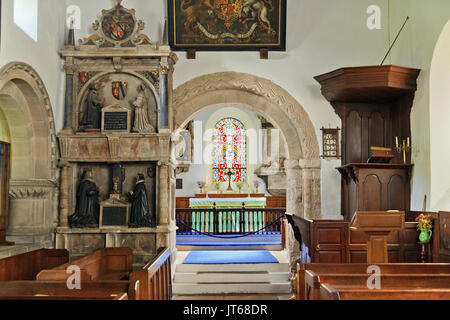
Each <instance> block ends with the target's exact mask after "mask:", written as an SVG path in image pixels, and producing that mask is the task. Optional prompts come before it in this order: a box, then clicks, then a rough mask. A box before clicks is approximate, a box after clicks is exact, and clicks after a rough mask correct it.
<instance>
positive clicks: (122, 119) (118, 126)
mask: <svg viewBox="0 0 450 320" xmlns="http://www.w3.org/2000/svg"><path fill="white" fill-rule="evenodd" d="M104 119H105V120H104V121H105V124H104V129H103V130H105V131H127V127H128V113H127V112H105V116H104Z"/></svg>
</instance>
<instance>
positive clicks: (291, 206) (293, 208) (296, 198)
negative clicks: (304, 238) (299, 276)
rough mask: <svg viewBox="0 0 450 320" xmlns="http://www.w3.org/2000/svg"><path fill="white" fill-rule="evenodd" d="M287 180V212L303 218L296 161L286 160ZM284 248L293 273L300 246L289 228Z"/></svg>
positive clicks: (300, 177) (301, 186) (300, 172)
mask: <svg viewBox="0 0 450 320" xmlns="http://www.w3.org/2000/svg"><path fill="white" fill-rule="evenodd" d="M285 168H286V179H287V186H288V187H287V190H286V192H287V197H286V200H287V203H286V205H287V212H288V213H291V214H293V215H296V216H298V217H303V206H304V204H303V194H302V191H303V183H302V181H303V173H302V169H301V168H300V165H299V161H298V160H286V161H285ZM286 247H287V249H288V253H289V258H290V265H291V271H292V272H294V269H293V268H295V262H296V261H297V260H298V259H299V258H300V244H299V243H298V242H297V240H296V239H295V237H294V232H293V231H292V228H291V226H290V225H289V226H288V228H287V241H286Z"/></svg>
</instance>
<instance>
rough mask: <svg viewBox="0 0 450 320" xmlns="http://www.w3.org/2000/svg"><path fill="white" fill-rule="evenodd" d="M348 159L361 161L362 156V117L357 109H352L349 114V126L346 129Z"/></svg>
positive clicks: (346, 153)
mask: <svg viewBox="0 0 450 320" xmlns="http://www.w3.org/2000/svg"><path fill="white" fill-rule="evenodd" d="M345 136H346V138H347V139H346V145H345V149H346V152H345V155H346V158H347V159H346V160H347V161H348V162H349V163H351V162H361V158H362V152H361V151H362V149H361V143H362V140H361V139H362V118H361V116H360V115H359V113H358V112H357V111H355V110H353V111H351V112H350V113H349V114H348V116H347V126H346V131H345Z"/></svg>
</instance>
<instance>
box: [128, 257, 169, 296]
mask: <svg viewBox="0 0 450 320" xmlns="http://www.w3.org/2000/svg"><path fill="white" fill-rule="evenodd" d="M130 280H137V281H139V283H140V284H141V295H142V298H143V299H144V300H170V299H171V298H172V272H171V265H170V250H169V249H168V248H162V249H160V250H159V253H158V255H157V256H156V258H155V259H153V260H152V261H150V262H149V263H147V264H146V265H145V266H144V267H143V268H142V269H141V270H134V271H133V272H132V273H131V274H130Z"/></svg>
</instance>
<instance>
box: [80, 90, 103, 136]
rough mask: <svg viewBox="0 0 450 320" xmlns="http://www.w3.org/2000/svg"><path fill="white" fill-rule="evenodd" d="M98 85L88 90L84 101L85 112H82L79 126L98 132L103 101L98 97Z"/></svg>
mask: <svg viewBox="0 0 450 320" xmlns="http://www.w3.org/2000/svg"><path fill="white" fill-rule="evenodd" d="M98 91H99V85H98V84H93V85H91V87H90V88H89V92H88V94H87V99H86V111H85V112H84V116H83V119H82V120H81V125H82V126H83V128H84V129H85V130H100V127H101V119H102V108H103V104H104V103H105V99H104V98H103V99H100V97H99V92H98Z"/></svg>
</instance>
